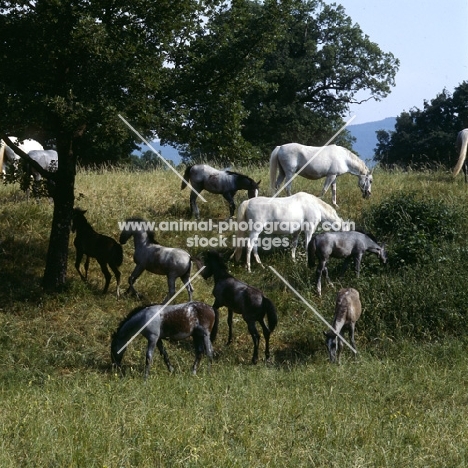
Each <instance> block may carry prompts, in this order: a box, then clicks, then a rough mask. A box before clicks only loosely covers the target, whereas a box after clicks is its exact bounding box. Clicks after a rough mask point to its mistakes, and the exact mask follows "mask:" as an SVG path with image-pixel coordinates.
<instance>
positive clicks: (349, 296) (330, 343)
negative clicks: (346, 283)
mask: <svg viewBox="0 0 468 468" xmlns="http://www.w3.org/2000/svg"><path fill="white" fill-rule="evenodd" d="M360 316H361V300H360V299H359V292H358V291H357V290H356V289H353V288H345V289H340V290H339V291H338V294H337V295H336V305H335V317H334V319H333V323H332V325H333V330H334V331H332V330H328V331H326V332H323V333H324V335H325V345H326V347H327V350H328V357H329V359H330V362H337V363H338V364H339V363H340V354H341V351H342V349H343V341H342V340H341V339H340V338H339V337H338V336H337V335H341V332H342V331H348V333H349V339H350V341H351V345H352V347H353V348H354V350H355V351H356V342H355V341H354V330H355V327H356V322H357V321H358V319H359V317H360Z"/></svg>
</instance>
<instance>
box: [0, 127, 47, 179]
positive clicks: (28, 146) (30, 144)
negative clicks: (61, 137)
mask: <svg viewBox="0 0 468 468" xmlns="http://www.w3.org/2000/svg"><path fill="white" fill-rule="evenodd" d="M8 138H9V139H10V140H11V141H12V142H13V143H14V144H15V145H16V146H17V147H18V148H19V149H20V150H22V151H24V152H25V153H26V154H29V152H30V151H34V150H43V149H44V147H43V146H42V145H41V144H40V143H39V142H38V141H36V140H32V139H30V138H28V139H26V140H20V139H19V138H17V137H14V136H10V137H8ZM5 156H6V158H5ZM5 159H6V160H8V162H9V163H10V164H11V165H12V166H13V167H14V168H15V170H16V169H17V168H18V163H19V161H20V159H21V158H20V157H19V156H18V155H17V154H16V153H15V152H14V151H13V149H12V148H10V147H9V146H8V145H7V144H6V143H5V142H4V141H3V140H0V168H1V171H2V173H3V175H5V174H6V168H5V166H6V164H5Z"/></svg>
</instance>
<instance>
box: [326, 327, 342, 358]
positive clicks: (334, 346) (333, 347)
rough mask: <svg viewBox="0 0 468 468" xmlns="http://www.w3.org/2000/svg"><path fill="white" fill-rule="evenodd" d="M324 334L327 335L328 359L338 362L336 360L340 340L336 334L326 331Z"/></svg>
mask: <svg viewBox="0 0 468 468" xmlns="http://www.w3.org/2000/svg"><path fill="white" fill-rule="evenodd" d="M323 334H324V335H325V346H326V347H327V350H328V358H329V359H330V362H336V358H337V355H338V341H339V340H338V338H337V336H336V333H335V332H333V331H331V330H328V331H324V332H323Z"/></svg>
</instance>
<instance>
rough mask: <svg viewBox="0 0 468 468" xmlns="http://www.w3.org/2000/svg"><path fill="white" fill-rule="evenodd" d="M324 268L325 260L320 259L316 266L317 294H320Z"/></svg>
mask: <svg viewBox="0 0 468 468" xmlns="http://www.w3.org/2000/svg"><path fill="white" fill-rule="evenodd" d="M324 268H325V261H323V260H320V262H319V264H318V266H317V294H318V295H319V296H321V295H322V272H323V270H324Z"/></svg>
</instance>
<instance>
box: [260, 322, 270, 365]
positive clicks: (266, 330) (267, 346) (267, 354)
mask: <svg viewBox="0 0 468 468" xmlns="http://www.w3.org/2000/svg"><path fill="white" fill-rule="evenodd" d="M259 323H260V325H261V327H262V330H263V338H265V359H266V360H267V361H268V360H269V359H270V334H271V332H270V329H269V328H268V327H267V326H266V325H265V322H264V320H263V319H261V320H259Z"/></svg>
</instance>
